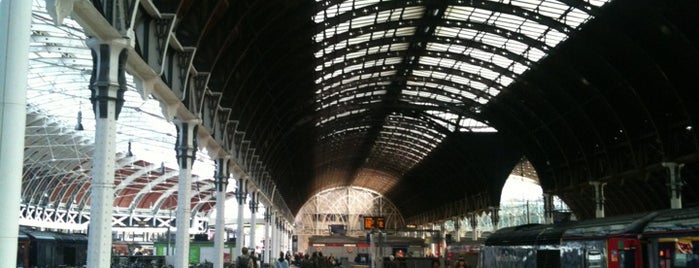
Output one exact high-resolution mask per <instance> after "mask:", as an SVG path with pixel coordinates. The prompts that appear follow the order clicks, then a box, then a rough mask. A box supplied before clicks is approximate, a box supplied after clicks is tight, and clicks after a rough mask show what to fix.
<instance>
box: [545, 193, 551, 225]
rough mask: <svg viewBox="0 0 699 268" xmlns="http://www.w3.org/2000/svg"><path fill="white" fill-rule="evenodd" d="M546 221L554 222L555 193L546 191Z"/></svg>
mask: <svg viewBox="0 0 699 268" xmlns="http://www.w3.org/2000/svg"><path fill="white" fill-rule="evenodd" d="M544 223H546V224H552V223H553V195H552V194H550V193H544Z"/></svg>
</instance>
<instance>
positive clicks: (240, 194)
mask: <svg viewBox="0 0 699 268" xmlns="http://www.w3.org/2000/svg"><path fill="white" fill-rule="evenodd" d="M237 182H238V187H237V189H236V190H235V199H236V201H238V219H237V223H238V228H237V229H238V230H237V232H236V238H235V248H236V250H235V254H233V255H234V257H238V256H240V255H241V250H242V249H243V239H244V238H245V233H244V231H245V229H244V228H243V217H244V215H245V214H243V212H244V210H243V209H245V198H247V195H248V191H247V187H246V184H247V183H245V179H244V178H239V179H238V181H237ZM234 259H235V258H234Z"/></svg>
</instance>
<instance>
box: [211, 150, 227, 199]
mask: <svg viewBox="0 0 699 268" xmlns="http://www.w3.org/2000/svg"><path fill="white" fill-rule="evenodd" d="M215 161H216V172H215V174H214V179H215V183H216V190H217V191H219V192H225V191H226V187H227V186H228V178H229V176H230V175H229V173H230V172H229V170H228V164H229V162H230V157H229V156H225V157H220V158H217V159H216V160H215Z"/></svg>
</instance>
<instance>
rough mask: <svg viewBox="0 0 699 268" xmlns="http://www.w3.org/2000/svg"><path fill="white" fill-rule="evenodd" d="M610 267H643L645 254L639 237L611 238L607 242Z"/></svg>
mask: <svg viewBox="0 0 699 268" xmlns="http://www.w3.org/2000/svg"><path fill="white" fill-rule="evenodd" d="M607 250H608V253H609V259H608V264H609V265H608V267H609V268H641V267H643V256H642V253H641V241H640V240H638V239H627V238H610V239H609V240H608V242H607Z"/></svg>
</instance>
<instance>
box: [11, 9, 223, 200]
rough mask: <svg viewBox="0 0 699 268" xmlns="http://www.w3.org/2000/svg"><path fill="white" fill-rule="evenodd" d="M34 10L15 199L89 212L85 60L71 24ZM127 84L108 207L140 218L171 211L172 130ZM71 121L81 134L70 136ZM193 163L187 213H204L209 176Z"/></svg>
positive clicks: (206, 168)
mask: <svg viewBox="0 0 699 268" xmlns="http://www.w3.org/2000/svg"><path fill="white" fill-rule="evenodd" d="M33 3H34V7H33V12H32V16H33V18H32V24H31V41H30V42H31V43H30V53H29V70H28V83H27V87H28V88H27V128H26V136H25V144H26V146H25V148H26V149H25V156H24V165H25V166H24V180H23V190H22V199H23V202H24V203H25V204H29V205H48V204H51V206H52V207H62V206H65V207H66V208H68V207H71V206H73V205H75V206H76V207H75V208H80V209H82V208H83V207H85V208H89V185H90V177H91V166H92V163H91V161H92V160H91V158H92V154H93V142H94V140H93V137H94V135H95V121H94V113H93V112H92V104H91V103H90V100H89V98H90V90H89V88H88V84H89V81H90V75H91V70H92V56H91V52H90V49H89V48H87V46H86V44H85V39H86V36H85V34H84V33H83V30H82V28H81V27H80V26H79V25H78V24H77V23H76V22H75V21H73V20H70V19H66V20H65V21H64V25H62V26H60V27H59V26H55V25H54V24H53V22H52V19H51V17H50V16H49V15H48V14H47V13H46V8H45V5H46V3H45V1H40V0H34V1H33ZM127 77H128V78H127V80H128V81H127V83H128V90H127V91H126V93H125V99H126V101H125V103H124V107H123V109H122V112H121V114H120V115H119V119H118V120H117V135H116V150H117V155H116V159H117V163H116V169H117V170H116V171H115V197H116V198H115V201H114V206H115V208H116V209H121V210H139V209H141V210H142V211H144V212H146V211H152V212H157V210H158V209H161V208H163V209H172V208H174V205H175V203H174V202H175V200H176V198H172V197H176V189H177V177H178V174H179V173H178V170H179V167H178V165H177V162H176V158H175V149H174V144H175V139H176V137H177V132H176V128H175V127H174V125H173V123H171V122H168V121H167V120H166V119H165V118H164V116H163V113H162V110H161V107H160V102H159V101H157V100H155V99H153V97H152V96H146V97H145V98H144V97H142V95H141V94H139V93H138V92H137V91H136V90H135V87H134V81H133V78H132V77H131V76H130V75H127ZM78 117H80V118H81V119H80V120H81V125H82V128H83V129H81V130H78V129H76V124H77V123H78ZM129 152H130V154H129ZM196 161H197V162H196V163H195V164H194V166H193V172H192V173H193V178H194V181H195V182H194V183H193V185H192V188H193V192H194V193H193V196H192V200H193V201H192V203H193V204H192V206H193V208H196V209H200V210H202V211H203V210H208V209H209V208H210V207H211V206H212V205H213V200H212V196H213V192H214V187H213V185H214V184H213V174H214V170H215V168H214V163H213V161H212V160H211V159H210V158H209V156H208V154H207V153H206V152H205V151H202V150H200V151H199V152H198V154H197V160H196ZM168 197H170V198H168ZM200 201H201V202H200Z"/></svg>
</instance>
